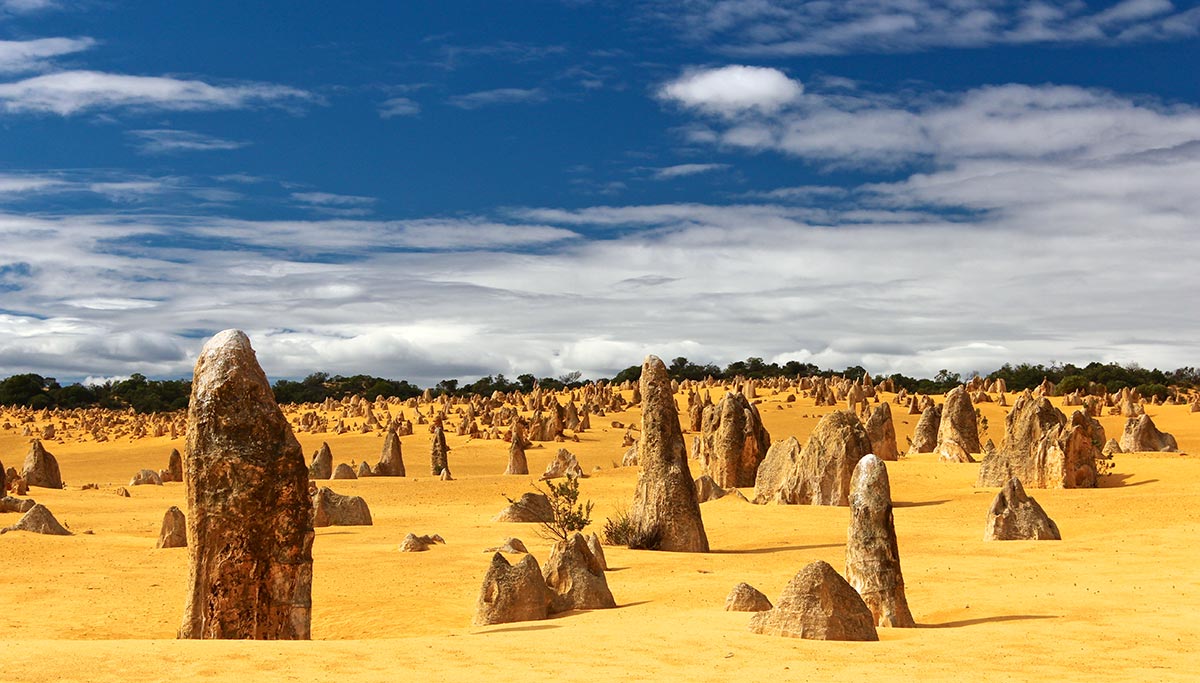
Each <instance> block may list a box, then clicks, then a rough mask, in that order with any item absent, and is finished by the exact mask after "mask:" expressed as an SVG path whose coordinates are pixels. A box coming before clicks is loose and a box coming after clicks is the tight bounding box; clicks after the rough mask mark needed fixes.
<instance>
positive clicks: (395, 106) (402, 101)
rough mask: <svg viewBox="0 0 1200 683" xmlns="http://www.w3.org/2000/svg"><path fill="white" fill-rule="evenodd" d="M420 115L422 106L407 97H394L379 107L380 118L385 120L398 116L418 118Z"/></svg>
mask: <svg viewBox="0 0 1200 683" xmlns="http://www.w3.org/2000/svg"><path fill="white" fill-rule="evenodd" d="M420 113H421V105H420V104H419V103H418V102H417V101H416V100H412V99H409V98H407V97H393V98H390V99H387V100H384V101H383V102H382V103H381V104H380V105H379V117H380V118H383V119H391V118H396V117H398V116H416V115H417V114H420Z"/></svg>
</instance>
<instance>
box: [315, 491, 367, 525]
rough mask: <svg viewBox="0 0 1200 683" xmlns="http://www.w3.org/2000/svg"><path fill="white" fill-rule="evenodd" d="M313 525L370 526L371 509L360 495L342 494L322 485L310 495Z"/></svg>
mask: <svg viewBox="0 0 1200 683" xmlns="http://www.w3.org/2000/svg"><path fill="white" fill-rule="evenodd" d="M312 505H313V526H314V527H325V526H371V509H370V508H369V507H367V501H365V500H363V499H362V497H361V496H344V495H342V494H340V493H335V492H334V491H333V490H332V489H330V488H329V487H327V486H322V487H321V488H320V489H318V490H317V492H316V493H315V494H313V497H312Z"/></svg>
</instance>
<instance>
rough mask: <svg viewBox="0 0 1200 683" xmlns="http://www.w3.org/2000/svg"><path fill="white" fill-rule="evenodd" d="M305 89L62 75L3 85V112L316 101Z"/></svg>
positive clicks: (237, 106) (233, 106)
mask: <svg viewBox="0 0 1200 683" xmlns="http://www.w3.org/2000/svg"><path fill="white" fill-rule="evenodd" d="M315 99H316V98H315V97H314V96H313V95H312V94H310V93H308V92H305V91H303V90H299V89H296V88H291V87H288V86H283V85H274V84H270V83H239V84H234V85H212V84H210V83H205V82H204V81H198V80H182V79H177V78H169V77H165V76H128V75H123V74H111V73H102V72H98V71H60V72H57V73H52V74H46V75H43V76H34V77H32V78H27V79H25V80H21V81H16V82H13V83H0V109H3V110H4V111H6V112H9V113H52V114H59V115H61V116H70V115H72V114H78V113H81V112H84V111H89V110H96V109H128V108H135V109H162V110H168V111H207V110H220V109H246V108H250V107H256V106H294V105H297V104H300V103H308V102H312V101H315Z"/></svg>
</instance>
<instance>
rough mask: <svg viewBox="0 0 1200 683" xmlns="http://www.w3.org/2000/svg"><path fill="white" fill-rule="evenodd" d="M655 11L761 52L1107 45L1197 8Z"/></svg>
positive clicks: (740, 3) (1166, 33) (960, 3)
mask: <svg viewBox="0 0 1200 683" xmlns="http://www.w3.org/2000/svg"><path fill="white" fill-rule="evenodd" d="M655 14H656V15H657V16H658V18H659V19H660V20H661V21H664V22H667V23H669V25H670V26H672V27H682V32H683V34H684V36H685V37H687V38H688V39H690V40H691V41H693V42H696V43H699V44H704V45H706V46H710V47H713V48H714V49H716V50H718V51H720V52H724V53H727V54H730V55H739V56H760V57H762V56H772V57H780V56H800V55H830V54H846V53H863V52H913V51H920V50H928V49H935V48H946V47H953V48H971V47H987V46H994V45H1023V44H1034V43H1083V44H1101V45H1110V44H1120V43H1128V42H1133V41H1151V40H1177V39H1181V38H1187V37H1191V36H1195V35H1197V34H1200V8H1190V9H1184V10H1180V9H1178V8H1176V7H1175V6H1174V4H1173V3H1171V2H1169V1H1168V0H1122V1H1121V2H1118V3H1116V4H1115V5H1111V6H1109V7H1107V8H1104V9H1099V8H1096V7H1094V6H1091V5H1090V4H1089V3H1083V2H1060V3H1046V2H1043V1H1042V0H1015V1H1012V2H1007V1H1006V2H997V1H996V0H858V1H855V2H825V1H824V0H778V1H776V2H765V1H764V0H693V1H691V2H688V3H685V4H682V5H681V4H680V3H675V2H667V1H665V0H664V1H663V2H660V3H659V6H658V9H657V10H656V11H655Z"/></svg>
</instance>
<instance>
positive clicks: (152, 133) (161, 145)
mask: <svg viewBox="0 0 1200 683" xmlns="http://www.w3.org/2000/svg"><path fill="white" fill-rule="evenodd" d="M129 135H130V136H132V137H133V138H135V139H136V140H137V147H138V150H139V151H141V152H142V153H143V154H174V153H177V152H210V151H214V150H230V149H240V148H242V147H245V146H246V145H248V144H250V143H248V142H240V141H237V140H226V139H224V138H218V137H214V136H212V135H205V134H203V133H196V132H192V131H187V130H173V129H164V128H155V129H145V130H131V131H129Z"/></svg>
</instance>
